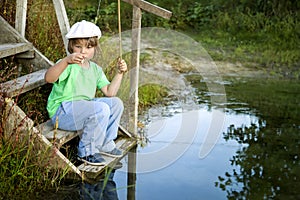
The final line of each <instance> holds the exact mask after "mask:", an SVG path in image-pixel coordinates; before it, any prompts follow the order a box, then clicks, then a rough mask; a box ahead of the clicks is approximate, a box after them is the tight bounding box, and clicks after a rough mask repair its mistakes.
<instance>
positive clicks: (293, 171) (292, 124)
mask: <svg viewBox="0 0 300 200" xmlns="http://www.w3.org/2000/svg"><path fill="white" fill-rule="evenodd" d="M237 88H239V89H238V90H237ZM233 89H234V90H233ZM231 93H232V95H233V96H234V97H235V98H239V99H240V100H242V101H243V102H247V103H249V105H250V106H251V107H252V108H254V107H255V108H256V110H257V111H259V115H260V120H259V123H258V124H252V125H251V126H249V127H245V126H237V125H231V126H230V127H229V128H228V131H227V132H225V133H224V139H225V140H226V141H230V140H234V141H236V142H238V143H239V144H244V146H243V148H242V149H240V150H238V151H237V152H236V154H235V155H234V156H232V158H231V159H230V162H231V165H232V166H238V167H239V169H238V170H231V171H227V172H226V173H225V174H224V175H220V176H219V177H218V181H217V182H216V186H217V187H219V188H221V189H222V190H223V191H226V193H227V198H228V199H300V192H299V188H300V158H299V157H300V126H299V112H300V109H299V98H300V92H299V82H293V81H286V80H283V81H279V80H277V81H274V80H268V81H266V80H264V81H260V82H255V81H249V80H248V82H244V83H243V84H240V85H239V86H238V87H232V89H230V88H229V89H228V94H231ZM236 186H241V187H240V188H242V189H239V188H237V187H236Z"/></svg>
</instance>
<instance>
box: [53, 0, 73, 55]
mask: <svg viewBox="0 0 300 200" xmlns="http://www.w3.org/2000/svg"><path fill="white" fill-rule="evenodd" d="M53 4H54V9H55V13H56V17H57V20H58V24H59V28H60V32H61V36H62V39H63V41H64V45H65V49H66V52H68V40H67V38H66V37H65V36H66V34H67V33H68V31H69V30H70V24H69V20H68V16H67V12H66V9H65V5H64V2H63V0H53Z"/></svg>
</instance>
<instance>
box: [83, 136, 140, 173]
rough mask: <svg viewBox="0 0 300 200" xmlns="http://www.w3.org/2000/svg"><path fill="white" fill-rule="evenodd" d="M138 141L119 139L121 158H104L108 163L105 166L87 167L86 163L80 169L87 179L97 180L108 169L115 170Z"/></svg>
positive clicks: (117, 142)
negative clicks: (117, 164)
mask: <svg viewBox="0 0 300 200" xmlns="http://www.w3.org/2000/svg"><path fill="white" fill-rule="evenodd" d="M136 143H137V141H136V140H135V139H130V138H119V139H117V141H116V146H117V148H119V149H122V151H123V154H122V157H120V158H113V157H109V156H103V157H104V159H105V161H106V163H105V165H103V166H92V165H87V164H85V163H83V164H81V165H80V166H78V169H79V170H80V171H81V172H82V173H83V174H84V175H85V177H87V178H89V179H95V178H97V176H99V175H100V174H101V173H102V172H103V171H104V170H105V168H107V167H111V168H113V167H114V166H115V165H116V163H117V162H119V161H120V160H121V159H122V158H123V157H124V156H125V155H126V154H127V153H128V151H129V150H130V149H131V148H132V147H134V146H135V145H136Z"/></svg>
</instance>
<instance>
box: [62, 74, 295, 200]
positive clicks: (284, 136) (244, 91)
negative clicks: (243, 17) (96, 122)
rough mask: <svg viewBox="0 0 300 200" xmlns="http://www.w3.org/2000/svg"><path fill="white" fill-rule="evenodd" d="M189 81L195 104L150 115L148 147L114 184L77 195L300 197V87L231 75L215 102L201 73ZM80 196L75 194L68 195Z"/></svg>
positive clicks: (129, 159)
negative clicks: (221, 96)
mask: <svg viewBox="0 0 300 200" xmlns="http://www.w3.org/2000/svg"><path fill="white" fill-rule="evenodd" d="M185 78H186V80H188V82H189V83H190V84H191V88H192V94H193V95H194V96H193V97H194V98H192V99H193V100H194V103H192V104H191V103H190V102H188V103H187V102H183V101H172V100H170V102H169V104H168V105H165V106H162V107H159V106H157V107H153V108H151V109H150V110H148V111H147V112H146V113H144V114H143V115H142V116H141V118H142V119H143V123H144V124H145V128H144V134H145V135H146V137H147V139H148V140H147V141H148V142H147V143H146V142H144V143H143V145H141V144H140V145H138V147H137V148H136V149H134V151H133V152H131V153H129V154H128V156H126V157H124V158H123V159H122V160H121V163H122V165H120V167H119V168H118V169H116V170H113V172H112V173H111V174H110V177H109V179H108V180H101V181H99V182H98V183H96V184H79V186H78V185H77V186H76V187H75V188H76V189H77V190H78V191H77V192H75V193H77V194H79V193H81V194H82V196H84V198H82V199H101V198H102V199H122V200H123V199H142V200H147V199H149V200H150V199H151V200H153V199H195V200H196V199H197V200H198V199H299V198H300V191H299V188H300V160H299V159H300V158H299V154H300V121H299V116H300V115H299V112H300V110H299V105H300V104H299V103H300V100H299V99H300V90H299V88H300V87H299V86H300V83H299V81H291V80H280V79H269V78H253V77H251V78H249V77H248V78H245V77H244V78H240V77H239V78H237V77H225V78H224V81H222V82H218V84H221V85H222V86H224V87H225V90H226V103H225V104H224V103H221V102H219V103H215V104H212V102H211V99H212V98H211V96H212V95H217V94H214V93H211V92H210V91H208V90H207V87H206V86H207V83H206V82H205V80H203V78H202V77H201V76H200V75H197V74H189V75H186V76H185ZM135 152H136V153H135ZM106 181H107V182H106ZM103 188H105V189H104V190H103ZM75 196H76V195H75ZM77 198H78V199H79V198H80V195H78V196H76V197H74V190H73V197H70V196H69V197H68V198H66V196H65V197H64V199H77Z"/></svg>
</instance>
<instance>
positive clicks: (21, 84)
mask: <svg viewBox="0 0 300 200" xmlns="http://www.w3.org/2000/svg"><path fill="white" fill-rule="evenodd" d="M45 72H46V69H42V70H40V71H36V72H33V73H31V74H27V75H24V76H21V77H19V78H17V79H14V80H11V81H7V82H5V83H2V84H1V87H0V88H1V90H2V92H5V93H6V94H7V96H9V97H14V96H16V95H19V94H22V93H25V92H27V91H29V90H32V89H34V88H37V87H39V86H42V85H44V84H45V83H46V82H45V80H44V74H45Z"/></svg>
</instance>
